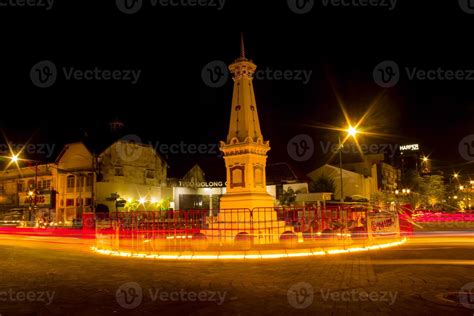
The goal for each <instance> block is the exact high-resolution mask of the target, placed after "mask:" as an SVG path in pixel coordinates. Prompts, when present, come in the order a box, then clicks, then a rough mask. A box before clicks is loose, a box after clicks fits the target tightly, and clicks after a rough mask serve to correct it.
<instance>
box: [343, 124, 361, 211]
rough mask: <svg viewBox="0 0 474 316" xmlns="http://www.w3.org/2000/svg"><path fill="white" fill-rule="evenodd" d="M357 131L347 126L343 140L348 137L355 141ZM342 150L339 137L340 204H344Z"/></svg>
mask: <svg viewBox="0 0 474 316" xmlns="http://www.w3.org/2000/svg"><path fill="white" fill-rule="evenodd" d="M357 132H358V131H357V129H356V128H355V127H353V126H352V125H349V128H348V129H347V130H346V133H347V137H346V138H345V140H347V138H348V137H353V138H354V139H356V135H357ZM342 148H343V143H342V142H341V136H339V173H340V176H341V202H344V183H343V180H342Z"/></svg>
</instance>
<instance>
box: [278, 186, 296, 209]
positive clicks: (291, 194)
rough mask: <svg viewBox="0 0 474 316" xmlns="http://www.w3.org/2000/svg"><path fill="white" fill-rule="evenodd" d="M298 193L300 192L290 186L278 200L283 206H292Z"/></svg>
mask: <svg viewBox="0 0 474 316" xmlns="http://www.w3.org/2000/svg"><path fill="white" fill-rule="evenodd" d="M296 193H299V192H298V191H296V192H295V191H293V189H292V188H291V187H289V188H288V189H287V190H286V191H283V193H282V194H281V195H280V197H279V198H278V201H279V202H280V205H281V206H290V205H291V204H293V203H294V202H295V200H296Z"/></svg>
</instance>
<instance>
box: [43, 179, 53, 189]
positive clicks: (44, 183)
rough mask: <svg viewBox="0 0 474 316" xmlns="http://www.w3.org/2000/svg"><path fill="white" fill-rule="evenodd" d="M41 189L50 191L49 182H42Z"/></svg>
mask: <svg viewBox="0 0 474 316" xmlns="http://www.w3.org/2000/svg"><path fill="white" fill-rule="evenodd" d="M43 189H44V190H50V189H51V180H44V181H43Z"/></svg>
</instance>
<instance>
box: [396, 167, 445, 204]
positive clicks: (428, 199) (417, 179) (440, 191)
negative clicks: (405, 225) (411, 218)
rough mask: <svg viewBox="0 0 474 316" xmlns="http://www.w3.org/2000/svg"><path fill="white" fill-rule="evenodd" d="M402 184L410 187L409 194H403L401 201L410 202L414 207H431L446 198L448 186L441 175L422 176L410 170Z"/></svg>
mask: <svg viewBox="0 0 474 316" xmlns="http://www.w3.org/2000/svg"><path fill="white" fill-rule="evenodd" d="M402 184H403V186H404V187H405V188H408V189H410V191H411V193H410V194H408V195H401V196H400V197H399V201H400V202H402V203H410V204H411V205H412V206H413V207H414V208H419V207H421V206H423V207H431V208H435V207H436V206H437V205H439V204H441V203H443V201H445V199H446V192H447V187H446V185H445V184H444V179H443V177H442V176H439V175H432V176H424V177H421V176H420V175H419V174H418V172H416V171H408V172H406V174H405V175H404V176H403V179H402Z"/></svg>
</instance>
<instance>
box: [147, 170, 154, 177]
mask: <svg viewBox="0 0 474 316" xmlns="http://www.w3.org/2000/svg"><path fill="white" fill-rule="evenodd" d="M146 178H147V179H155V170H147V171H146Z"/></svg>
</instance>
